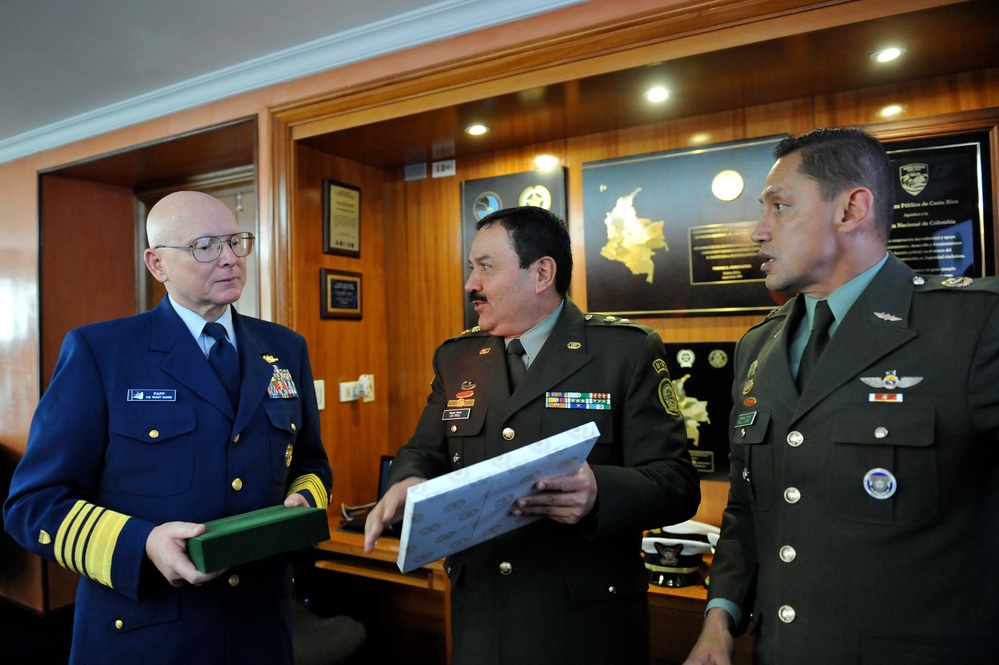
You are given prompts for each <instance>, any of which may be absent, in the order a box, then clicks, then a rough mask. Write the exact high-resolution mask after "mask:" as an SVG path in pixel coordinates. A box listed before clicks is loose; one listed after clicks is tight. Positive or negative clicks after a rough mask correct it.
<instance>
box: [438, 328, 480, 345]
mask: <svg viewBox="0 0 999 665" xmlns="http://www.w3.org/2000/svg"><path fill="white" fill-rule="evenodd" d="M488 335H489V333H487V332H486V331H485V330H483V329H482V328H480V327H479V326H473V327H471V328H468V329H466V330H462V331H461V332H460V333H458V334H457V335H455V336H454V337H450V338H448V339H447V341H449V342H450V341H452V340H455V339H461V338H462V337H487V336H488Z"/></svg>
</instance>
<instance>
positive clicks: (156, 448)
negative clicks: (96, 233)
mask: <svg viewBox="0 0 999 665" xmlns="http://www.w3.org/2000/svg"><path fill="white" fill-rule="evenodd" d="M146 232H147V236H148V239H149V249H146V250H145V252H144V256H143V258H144V260H145V264H146V267H147V268H148V269H149V272H150V273H151V274H152V276H153V277H154V278H155V279H156V280H158V281H160V282H162V283H163V284H164V285H165V287H166V291H167V296H166V297H165V298H163V300H162V301H161V302H160V304H159V305H158V306H157V307H156V308H155V309H153V310H152V311H149V312H145V313H142V314H138V315H136V316H132V317H128V318H124V319H118V320H114V321H106V322H103V323H96V324H92V325H88V326H84V327H82V328H78V329H76V330H73V331H71V332H70V333H69V334H68V335H66V338H65V340H64V342H63V347H62V352H61V354H60V356H59V360H58V363H57V364H56V368H55V372H54V374H53V377H52V382H51V384H50V386H49V388H48V389H47V390H46V391H45V394H44V395H43V396H42V399H41V401H40V402H39V405H38V408H37V410H36V412H35V415H34V418H33V420H32V424H31V430H30V433H29V437H28V446H27V451H26V453H25V456H24V458H23V460H22V461H21V463H20V465H19V466H18V468H17V470H16V471H15V473H14V478H13V481H12V483H11V492H10V496H9V498H8V499H7V502H6V504H5V505H4V518H5V528H6V530H7V531H9V532H10V533H11V535H13V536H14V538H15V539H17V540H18V542H20V543H21V545H23V546H24V547H25V548H26V549H28V550H30V551H32V552H34V553H35V554H38V555H40V556H42V557H45V558H47V559H50V560H53V561H55V562H56V563H58V564H59V565H61V566H63V567H65V568H67V569H69V570H72V571H74V572H77V573H79V574H80V575H81V581H80V586H79V588H78V591H77V602H76V617H75V621H74V629H73V644H72V654H71V663H97V662H100V663H105V662H106V663H139V662H142V663H170V664H172V663H284V664H288V665H290V664H291V663H292V648H291V631H290V628H289V614H288V612H289V601H290V592H291V566H290V563H289V562H288V561H287V560H286V559H285V558H284V557H271V558H268V559H264V560H261V561H257V562H253V563H250V564H246V565H241V566H237V567H235V568H231V569H228V570H225V571H211V572H208V573H201V572H199V571H198V570H197V569H196V568H195V566H194V565H193V564H192V562H191V560H190V558H189V557H188V554H187V541H188V540H189V539H190V538H192V537H195V536H197V535H200V534H201V533H203V532H204V529H205V527H204V523H205V522H207V521H209V520H214V519H218V518H222V517H227V516H231V515H237V514H241V513H246V512H249V511H252V510H256V509H259V508H266V507H270V506H276V505H281V504H284V505H285V506H289V507H291V506H306V505H309V506H317V507H320V508H325V507H326V506H327V504H328V503H329V491H330V487H331V485H332V473H331V471H330V467H329V463H328V461H327V457H326V453H325V450H324V448H323V445H322V441H321V440H320V433H319V413H318V407H317V403H316V395H315V389H314V384H313V380H312V369H311V366H310V363H309V355H308V349H307V347H306V343H305V340H304V338H302V336H301V335H299V334H297V333H295V332H293V331H291V330H289V329H287V328H285V327H283V326H279V325H277V324H274V323H269V322H266V321H260V320H258V319H254V318H250V317H247V316H240V315H239V314H238V313H237V312H236V310H235V308H234V307H233V306H232V305H233V303H234V302H235V301H236V300H238V299H239V297H240V295H241V293H242V290H243V284H244V282H245V276H246V256H247V255H248V254H249V253H250V252H251V251H252V249H253V235H252V234H250V233H245V232H240V230H239V227H238V226H237V224H236V220H235V219H234V217H233V215H232V213H231V212H230V211H229V210H228V208H226V207H225V205H223V204H222V203H221V202H219V201H218V200H217V199H215V198H213V197H211V196H208V195H206V194H202V193H198V192H177V193H174V194H171V195H169V196H167V197H165V198H163V199H162V200H161V201H160V202H159V203H157V204H156V205H155V206H153V208H152V209H151V210H150V212H149V215H148V218H147V220H146Z"/></svg>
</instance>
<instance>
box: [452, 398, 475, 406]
mask: <svg viewBox="0 0 999 665" xmlns="http://www.w3.org/2000/svg"><path fill="white" fill-rule="evenodd" d="M466 406H475V400H474V399H468V398H467V397H459V398H458V399H449V400H448V401H447V408H449V409H460V408H463V407H466Z"/></svg>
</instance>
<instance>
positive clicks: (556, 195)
mask: <svg viewBox="0 0 999 665" xmlns="http://www.w3.org/2000/svg"><path fill="white" fill-rule="evenodd" d="M526 205H531V206H537V207H539V208H544V209H546V210H551V211H552V212H553V213H555V214H556V215H558V216H559V217H561V218H562V219H565V207H566V206H565V169H564V168H562V167H558V168H553V169H546V170H543V171H542V170H538V171H525V172H524V173H512V174H510V175H501V176H495V177H492V178H479V179H478V180H465V181H464V182H462V183H461V244H462V248H463V249H464V254H463V255H462V257H461V262H462V265H465V266H466V267H465V272H464V275H465V279H468V267H467V263H468V253H469V251H471V248H472V238H473V237H475V224H476V222H478V221H479V220H480V219H482V218H483V217H485V216H486V215H489V214H492V213H494V212H496V211H497V210H502V209H503V208H513V207H516V206H526ZM462 297H463V298H464V299H465V327H466V328H471V327H472V326H474V325H476V324H477V323H478V322H479V316H478V314H476V313H475V309H473V308H472V305H471V303H470V302H469V301H468V297H467V295H466V294H465V293H464V292H462Z"/></svg>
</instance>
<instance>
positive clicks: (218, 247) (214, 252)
mask: <svg viewBox="0 0 999 665" xmlns="http://www.w3.org/2000/svg"><path fill="white" fill-rule="evenodd" d="M222 243H225V244H227V245H229V249H231V250H232V253H233V254H234V255H236V256H246V255H247V254H249V253H250V252H251V251H253V234H252V233H246V232H244V233H234V234H233V235H231V236H205V237H204V238H198V239H197V240H195V241H194V242H192V243H191V244H190V245H156V246H155V247H153V249H160V248H166V249H189V250H191V254H192V255H193V256H194V259H195V260H196V261H198V262H199V263H211V262H212V261H214V260H215V259H217V258H218V257H219V256H220V255H221V254H222Z"/></svg>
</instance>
